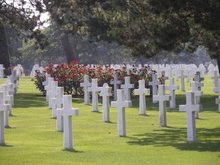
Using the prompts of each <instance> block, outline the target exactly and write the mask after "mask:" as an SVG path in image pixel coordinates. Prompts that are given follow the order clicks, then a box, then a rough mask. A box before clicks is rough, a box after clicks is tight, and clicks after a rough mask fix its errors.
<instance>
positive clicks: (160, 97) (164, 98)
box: [153, 85, 170, 127]
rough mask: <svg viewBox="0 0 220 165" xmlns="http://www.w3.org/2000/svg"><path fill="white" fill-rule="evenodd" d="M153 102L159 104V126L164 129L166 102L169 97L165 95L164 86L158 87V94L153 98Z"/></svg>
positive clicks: (165, 123)
mask: <svg viewBox="0 0 220 165" xmlns="http://www.w3.org/2000/svg"><path fill="white" fill-rule="evenodd" d="M153 100H154V101H155V102H159V111H160V113H159V114H160V115H159V116H160V126H161V127H166V126H167V120H166V101H169V100H170V96H167V95H165V85H159V94H158V95H154V96H153Z"/></svg>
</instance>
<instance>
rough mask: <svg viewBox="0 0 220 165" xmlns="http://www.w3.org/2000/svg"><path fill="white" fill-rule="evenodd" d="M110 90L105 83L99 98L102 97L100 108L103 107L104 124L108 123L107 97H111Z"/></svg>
mask: <svg viewBox="0 0 220 165" xmlns="http://www.w3.org/2000/svg"><path fill="white" fill-rule="evenodd" d="M111 92H112V88H111V87H109V86H108V84H107V83H105V84H104V85H103V87H101V92H100V96H102V107H103V120H104V122H110V116H109V103H110V102H109V96H111V95H112V93H111Z"/></svg>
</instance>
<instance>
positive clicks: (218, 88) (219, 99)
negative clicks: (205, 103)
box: [215, 79, 220, 112]
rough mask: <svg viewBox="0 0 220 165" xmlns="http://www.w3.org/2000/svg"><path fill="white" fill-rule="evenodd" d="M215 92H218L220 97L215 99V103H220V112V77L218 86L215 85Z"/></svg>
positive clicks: (219, 106)
mask: <svg viewBox="0 0 220 165" xmlns="http://www.w3.org/2000/svg"><path fill="white" fill-rule="evenodd" d="M215 92H216V93H217V94H218V98H216V99H215V103H216V104H218V111H219V112H220V79H218V86H217V87H215Z"/></svg>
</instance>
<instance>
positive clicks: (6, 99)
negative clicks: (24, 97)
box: [1, 84, 12, 115]
mask: <svg viewBox="0 0 220 165" xmlns="http://www.w3.org/2000/svg"><path fill="white" fill-rule="evenodd" d="M1 88H2V92H3V95H4V97H3V101H4V103H5V104H8V105H9V115H12V103H11V102H12V97H10V96H9V94H8V88H7V85H6V84H4V85H2V86H1Z"/></svg>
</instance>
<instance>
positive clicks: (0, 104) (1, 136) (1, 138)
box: [0, 92, 9, 145]
mask: <svg viewBox="0 0 220 165" xmlns="http://www.w3.org/2000/svg"><path fill="white" fill-rule="evenodd" d="M3 97H4V94H3V92H0V145H2V144H5V132H4V126H5V125H4V124H5V122H4V120H5V114H6V115H7V114H8V111H7V110H8V108H7V105H6V104H5V103H4V100H3ZM8 106H9V105H8ZM7 116H8V115H7Z"/></svg>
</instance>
